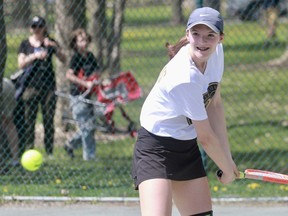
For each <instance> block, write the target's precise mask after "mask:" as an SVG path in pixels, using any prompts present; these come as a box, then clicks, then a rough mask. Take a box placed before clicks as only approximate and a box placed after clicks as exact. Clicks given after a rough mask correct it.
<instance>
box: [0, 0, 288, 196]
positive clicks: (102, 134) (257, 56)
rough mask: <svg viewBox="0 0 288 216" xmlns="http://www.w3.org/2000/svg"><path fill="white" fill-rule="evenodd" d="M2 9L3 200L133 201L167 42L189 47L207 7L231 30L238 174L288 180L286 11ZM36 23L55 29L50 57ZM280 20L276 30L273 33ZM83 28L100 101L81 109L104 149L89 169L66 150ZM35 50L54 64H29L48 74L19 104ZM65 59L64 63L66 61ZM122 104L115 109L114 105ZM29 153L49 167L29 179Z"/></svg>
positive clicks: (112, 5) (85, 5) (230, 116)
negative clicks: (141, 142) (278, 175)
mask: <svg viewBox="0 0 288 216" xmlns="http://www.w3.org/2000/svg"><path fill="white" fill-rule="evenodd" d="M0 3H1V11H0V13H1V14H0V16H1V19H0V22H1V20H2V22H3V21H5V23H1V31H0V34H1V50H0V55H1V65H2V68H1V77H2V76H3V77H5V78H4V79H3V81H2V94H1V101H0V108H1V112H2V113H1V124H0V126H1V128H0V136H1V140H0V143H1V148H0V154H1V155H0V163H1V166H0V170H1V176H0V182H1V190H0V193H1V194H2V195H4V196H10V195H25V196H35V195H37V196H38V195H39V196H83V197H90V196H93V197H95V196H96V197H130V196H132V197H133V196H137V193H136V192H135V191H134V190H133V185H132V179H131V177H130V168H131V158H132V151H133V144H134V142H135V130H136V129H137V128H139V114H140V109H141V105H142V104H143V102H144V99H145V97H146V96H147V94H148V93H149V91H150V89H151V87H152V86H153V84H154V82H155V80H156V79H157V77H158V74H159V72H160V71H161V69H162V67H163V66H164V65H165V63H166V62H167V61H168V55H167V52H166V48H165V44H166V42H170V43H176V42H177V41H178V40H179V39H180V38H181V37H182V36H184V35H185V26H186V20H187V19H188V16H189V14H190V13H191V11H192V10H193V9H195V8H196V7H201V6H210V7H214V8H216V9H219V10H220V11H221V13H222V14H223V17H224V19H225V29H224V32H225V40H224V51H225V73H224V78H223V82H222V97H223V100H224V105H225V110H226V120H227V126H228V133H229V139H230V143H231V149H232V152H233V156H234V159H235V161H236V162H237V164H238V166H239V169H245V168H257V169H266V170H271V171H276V172H282V173H288V168H287V163H288V135H287V127H288V119H287V113H288V101H287V99H285V96H286V92H287V82H288V78H287V62H288V51H287V46H286V45H287V38H288V29H287V1H286V0H283V1H280V3H279V5H278V6H277V9H273V10H271V9H266V8H265V6H264V5H263V1H255V0H254V1H253V0H245V1H234V0H226V1H224V0H222V1H221V0H220V1H216V0H215V1H212V0H211V1H205V0H204V1H199V0H195V1H185V0H184V1H183V0H179V1H169V0H157V1H150V0H141V1H133V0H131V1H124V0H115V1H112V0H111V1H108V0H106V1H105V0H86V1H85V0H80V1H78V0H77V1H76V0H72V1H71V0H25V1H24V0H23V1H17V0H4V1H3V0H2V1H0ZM35 15H38V16H40V17H43V18H44V19H45V21H46V25H45V26H40V27H45V28H46V29H47V32H46V33H47V35H48V34H49V37H50V38H51V41H52V40H55V42H56V45H55V44H54V45H53V46H54V47H52V48H48V47H49V46H50V45H49V46H48V45H44V41H42V42H41V44H37V41H36V42H35V37H31V36H32V35H35V34H34V33H35V32H34V33H33V30H34V31H35V28H32V27H33V22H37V20H36V21H35V20H34V21H33V17H34V16H35ZM3 19H4V20H3ZM274 19H275V26H274V27H271V28H270V27H269V26H270V24H273V23H274ZM79 28H83V29H86V31H87V32H88V33H89V34H90V35H91V43H90V44H89V50H90V51H91V52H92V53H93V55H94V56H95V58H96V60H97V64H98V67H97V70H98V71H100V72H101V75H100V77H101V79H98V80H97V86H99V88H98V89H96V90H95V91H92V94H91V95H92V96H91V97H89V98H85V97H77V100H76V102H75V103H76V104H78V103H81V102H83V103H84V104H90V105H91V106H92V107H93V111H94V112H96V115H95V116H94V117H93V118H92V120H91V119H90V120H91V122H88V123H89V126H87V127H88V128H89V127H91V128H92V129H91V128H90V129H91V130H90V132H91V131H92V132H93V135H94V138H95V140H96V153H95V156H96V158H95V159H93V160H86V159H87V158H85V157H84V154H85V149H84V146H82V145H80V146H79V148H75V149H74V150H73V155H72V154H71V151H70V150H71V149H67V148H64V147H65V145H67V144H68V143H69V140H71V139H72V137H74V136H75V134H77V133H78V131H79V126H80V128H81V127H82V126H81V124H79V122H77V121H79V119H76V120H75V118H73V115H72V109H71V100H73V97H71V94H70V93H71V92H70V87H69V86H70V82H69V81H68V79H67V78H66V72H67V71H68V68H69V66H70V62H71V59H72V56H73V54H74V53H73V50H72V49H71V48H70V41H71V33H72V31H73V30H75V29H79ZM47 35H46V36H47ZM46 36H45V37H46ZM42 39H43V38H42ZM42 39H41V38H40V39H39V40H42ZM23 41H24V45H23ZM25 41H26V43H25ZM27 41H28V45H27ZM29 43H30V44H31V43H32V44H34V46H36V47H37V46H44V48H46V49H47V50H48V51H47V50H46V51H47V52H48V53H50V54H51V56H50V54H49V55H48V56H49V59H48V60H47V59H43V60H41V61H42V62H44V63H43V64H42V63H41V62H40V63H39V62H38V63H35V62H34V61H33V59H32V60H31V62H29V64H37V67H36V68H38V69H39V68H40V69H39V70H38V69H37V71H33V70H32V71H33V72H32V74H33V73H34V74H36V73H37V72H38V73H37V76H35V75H34V76H31V77H32V78H30V80H32V81H31V83H33V84H31V83H30V85H26V84H24V87H23V86H22V87H23V89H22V90H21V91H22V93H20V95H18V97H17V100H14V98H15V94H16V95H17V94H19V85H21V83H20V84H19V83H18V86H17V89H16V92H14V91H13V86H15V77H18V79H17V80H19V77H20V78H21V77H23V75H20V76H16V75H15V73H16V72H20V73H21V72H23V70H19V67H23V65H22V66H21V58H24V57H23V53H24V54H25V55H26V56H25V57H27V56H28V55H29V54H33V53H34V50H33V51H31V47H30V46H29ZM21 44H22V45H21ZM51 46H52V45H51ZM58 49H61V50H58ZM60 51H61V52H62V54H63V55H64V56H65V58H66V61H64V60H63V59H61V55H59V52H60ZM35 52H36V51H35ZM21 53H22V54H21ZM21 55H22V57H21ZM62 57H63V56H62ZM22 60H23V59H22ZM19 61H20V63H19ZM25 61H29V59H28V60H27V59H26V60H24V63H25ZM22 64H23V63H22ZM29 64H27V65H29ZM27 65H25V66H27ZM41 68H42V69H41ZM34 70H35V69H34ZM26 72H27V71H26ZM39 74H40V75H39ZM18 75H19V74H18ZM11 79H12V80H13V81H12V84H11V82H10V81H11ZM99 92H100V93H101V95H99ZM82 93H83V92H82ZM86 93H87V92H86ZM84 94H85V93H84ZM82 96H83V95H82ZM74 99H75V98H74ZM115 100H117V103H111V101H114V102H115ZM111 104H113V105H111ZM87 114H88V113H87ZM90 120H89V121H90ZM86 123H87V122H86ZM88 123H87V124H88ZM86 129H87V128H86ZM85 133H86V132H83V131H82V133H80V134H79V135H83V134H85ZM83 136H84V135H83ZM29 148H35V149H37V150H39V151H40V152H41V153H42V154H43V156H44V164H43V165H42V167H41V168H40V169H39V170H38V171H36V172H28V171H25V170H24V169H23V168H22V167H21V166H20V165H19V163H18V161H19V158H20V157H21V155H22V153H23V152H24V151H25V150H27V149H29ZM72 156H73V159H72V158H71V157H72ZM206 167H207V172H208V174H209V175H214V173H215V170H216V169H217V168H216V167H215V165H214V164H213V162H212V161H210V159H209V158H207V159H206ZM239 184H241V182H240V183H239Z"/></svg>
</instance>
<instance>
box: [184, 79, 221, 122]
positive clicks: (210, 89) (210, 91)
mask: <svg viewBox="0 0 288 216" xmlns="http://www.w3.org/2000/svg"><path fill="white" fill-rule="evenodd" d="M217 87H218V83H217V82H212V83H209V86H208V88H207V92H205V93H204V94H203V100H204V104H205V107H206V108H207V106H208V105H209V103H210V102H211V100H212V98H213V96H214V95H215V92H216V90H217ZM186 120H187V123H188V125H191V124H192V120H191V119H190V118H186Z"/></svg>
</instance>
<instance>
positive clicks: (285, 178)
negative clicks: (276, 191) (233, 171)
mask: <svg viewBox="0 0 288 216" xmlns="http://www.w3.org/2000/svg"><path fill="white" fill-rule="evenodd" d="M222 174H223V172H222V170H218V171H217V176H218V177H219V178H221V176H222ZM244 178H245V179H254V180H260V181H266V182H273V183H277V184H288V175H284V174H281V173H275V172H270V171H264V170H256V169H246V170H245V171H244V172H240V175H239V177H238V179H244Z"/></svg>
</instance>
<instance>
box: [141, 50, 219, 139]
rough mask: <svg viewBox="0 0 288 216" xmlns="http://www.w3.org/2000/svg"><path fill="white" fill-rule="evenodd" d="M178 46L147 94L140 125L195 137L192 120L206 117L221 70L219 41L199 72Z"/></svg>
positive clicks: (166, 134)
mask: <svg viewBox="0 0 288 216" xmlns="http://www.w3.org/2000/svg"><path fill="white" fill-rule="evenodd" d="M189 46H190V44H187V45H186V46H184V47H182V48H181V49H180V50H179V52H178V53H177V54H176V55H175V56H174V58H172V59H171V60H170V61H169V62H168V64H167V65H166V66H165V67H164V68H163V69H162V71H161V73H160V75H159V78H158V80H157V82H156V83H155V85H154V87H153V88H152V90H151V92H150V93H149V95H148V96H147V98H146V100H145V102H144V104H143V107H142V110H141V115H140V123H141V126H142V127H144V128H145V129H146V130H148V131H149V132H151V133H153V134H155V135H158V136H164V137H173V138H175V139H179V140H190V139H194V138H196V136H197V135H196V131H195V128H194V127H193V124H192V121H193V120H198V121H201V120H205V119H207V118H208V116H207V112H206V108H205V107H207V105H208V104H209V101H210V100H211V98H212V97H213V95H214V94H215V91H216V89H217V86H218V84H219V83H220V81H221V79H222V75H223V71H224V55H223V47H222V44H219V45H217V48H216V50H215V52H214V53H213V54H212V55H211V56H210V58H209V60H208V62H207V66H206V70H205V72H204V74H202V73H201V72H200V71H199V70H198V69H197V67H196V65H195V64H194V62H193V61H192V59H191V56H190V55H189Z"/></svg>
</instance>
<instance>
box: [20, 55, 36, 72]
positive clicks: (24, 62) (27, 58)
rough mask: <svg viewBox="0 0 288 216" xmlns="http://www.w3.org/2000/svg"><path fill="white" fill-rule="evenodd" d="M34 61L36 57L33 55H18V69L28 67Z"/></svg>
mask: <svg viewBox="0 0 288 216" xmlns="http://www.w3.org/2000/svg"><path fill="white" fill-rule="evenodd" d="M35 60H36V56H35V54H34V53H32V54H28V55H26V54H24V53H19V54H18V67H19V68H20V69H23V68H25V67H26V66H28V65H30V64H31V63H32V62H33V61H35Z"/></svg>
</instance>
